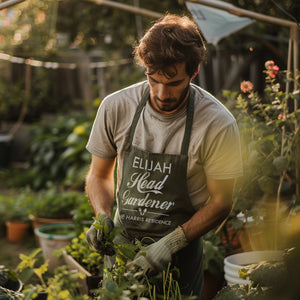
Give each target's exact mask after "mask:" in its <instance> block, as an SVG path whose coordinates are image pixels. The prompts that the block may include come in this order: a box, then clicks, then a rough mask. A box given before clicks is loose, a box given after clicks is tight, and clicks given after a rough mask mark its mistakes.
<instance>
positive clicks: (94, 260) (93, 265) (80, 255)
mask: <svg viewBox="0 0 300 300" xmlns="http://www.w3.org/2000/svg"><path fill="white" fill-rule="evenodd" d="M87 230H88V228H87V227H86V228H84V230H83V232H81V234H80V235H79V236H78V237H75V238H73V239H72V240H71V242H70V244H69V245H67V246H66V247H64V248H62V249H60V250H59V251H57V254H58V255H61V254H62V252H63V251H66V253H67V254H69V255H71V256H72V257H73V258H74V259H75V260H76V261H77V262H78V263H79V264H80V265H82V266H83V267H84V268H85V269H86V270H87V271H89V272H90V273H91V274H92V275H96V276H99V275H102V274H103V256H101V255H100V254H99V253H97V252H95V251H93V250H92V248H91V247H90V246H89V244H88V242H87V240H86V232H87Z"/></svg>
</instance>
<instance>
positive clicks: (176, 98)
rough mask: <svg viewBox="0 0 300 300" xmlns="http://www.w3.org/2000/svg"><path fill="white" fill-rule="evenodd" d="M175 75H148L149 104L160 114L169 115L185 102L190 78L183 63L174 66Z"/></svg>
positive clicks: (157, 73) (158, 72) (159, 72)
mask: <svg viewBox="0 0 300 300" xmlns="http://www.w3.org/2000/svg"><path fill="white" fill-rule="evenodd" d="M175 67H176V69H177V74H176V75H175V76H174V77H172V78H168V77H166V76H165V75H164V74H163V73H162V72H161V71H157V72H156V73H153V74H151V75H150V74H149V73H148V72H149V70H148V69H147V72H146V74H147V77H148V81H149V85H150V104H151V106H152V107H153V108H154V109H155V110H156V111H158V112H160V113H162V114H170V113H172V112H174V111H176V110H178V109H179V108H181V107H182V105H183V104H184V103H185V102H186V100H187V98H188V94H189V85H190V83H191V80H192V78H190V77H189V76H188V75H187V73H186V71H185V63H179V64H176V65H175Z"/></svg>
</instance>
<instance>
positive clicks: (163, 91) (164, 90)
mask: <svg viewBox="0 0 300 300" xmlns="http://www.w3.org/2000/svg"><path fill="white" fill-rule="evenodd" d="M157 97H158V98H159V99H160V100H165V99H168V98H169V89H168V87H166V86H165V85H164V84H160V85H159V86H158V89H157Z"/></svg>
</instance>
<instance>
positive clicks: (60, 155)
mask: <svg viewBox="0 0 300 300" xmlns="http://www.w3.org/2000/svg"><path fill="white" fill-rule="evenodd" d="M90 118H91V116H89V114H87V113H85V114H82V113H72V114H71V115H69V116H66V115H63V116H61V115H60V116H57V117H55V119H54V120H53V119H52V120H44V121H42V122H40V123H38V124H36V126H35V135H34V139H33V142H32V144H31V149H30V156H31V163H30V170H31V173H32V174H31V178H32V183H31V187H33V188H34V189H41V188H45V187H47V186H49V184H51V183H52V184H54V183H61V184H63V185H65V186H68V187H73V188H79V187H82V186H83V183H84V176H85V174H86V171H87V165H88V164H89V161H90V155H89V153H88V152H87V151H86V149H85V145H86V143H87V140H88V136H89V132H90V128H91V124H92V122H89V123H87V120H89V119H90ZM82 170H83V171H82Z"/></svg>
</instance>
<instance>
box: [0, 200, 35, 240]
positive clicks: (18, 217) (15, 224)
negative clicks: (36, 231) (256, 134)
mask: <svg viewBox="0 0 300 300" xmlns="http://www.w3.org/2000/svg"><path fill="white" fill-rule="evenodd" d="M0 203H1V204H2V206H3V207H2V209H3V216H2V218H3V219H2V220H4V221H5V225H6V236H7V239H8V241H10V242H20V241H22V240H23V239H24V238H25V237H26V235H27V233H28V229H29V227H30V223H29V218H28V211H27V206H26V203H25V202H24V198H23V197H22V195H20V196H14V195H4V196H0Z"/></svg>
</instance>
